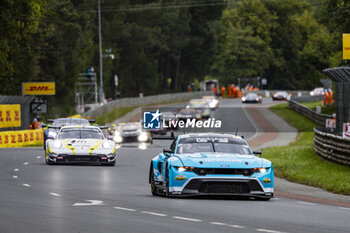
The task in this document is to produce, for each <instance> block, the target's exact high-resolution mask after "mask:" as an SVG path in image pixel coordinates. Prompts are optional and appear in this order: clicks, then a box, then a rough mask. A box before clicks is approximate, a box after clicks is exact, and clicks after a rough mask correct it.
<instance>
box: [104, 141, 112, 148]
mask: <svg viewBox="0 0 350 233" xmlns="http://www.w3.org/2000/svg"><path fill="white" fill-rule="evenodd" d="M102 147H103V148H105V149H109V148H111V143H109V142H104V143H103V144H102Z"/></svg>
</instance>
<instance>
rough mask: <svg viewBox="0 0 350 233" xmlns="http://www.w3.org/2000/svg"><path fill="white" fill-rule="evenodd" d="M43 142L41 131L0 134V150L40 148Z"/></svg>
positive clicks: (42, 132)
mask: <svg viewBox="0 0 350 233" xmlns="http://www.w3.org/2000/svg"><path fill="white" fill-rule="evenodd" d="M43 142H44V131H43V129H35V130H20V131H4V132H0V148H1V147H27V146H42V145H43Z"/></svg>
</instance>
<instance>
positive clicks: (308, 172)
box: [263, 104, 350, 195]
mask: <svg viewBox="0 0 350 233" xmlns="http://www.w3.org/2000/svg"><path fill="white" fill-rule="evenodd" d="M270 109H271V110H272V111H274V112H275V113H276V114H278V115H279V116H281V117H282V118H283V119H285V120H286V121H287V122H288V123H289V124H290V125H292V126H294V127H295V128H297V129H298V130H299V131H300V133H299V135H298V138H297V139H296V140H295V141H294V142H292V143H291V144H290V145H288V146H280V147H269V148H266V149H264V150H263V152H264V153H263V156H264V158H266V159H269V160H271V161H272V163H273V165H274V169H275V175H276V176H278V177H281V178H285V179H287V180H290V181H293V182H297V183H301V184H307V185H312V186H316V187H320V188H323V189H325V190H327V191H330V192H334V193H340V194H347V195H350V168H349V167H345V166H342V165H339V164H336V163H333V162H329V161H326V160H324V159H322V158H320V157H318V156H317V155H316V154H315V152H314V148H313V135H314V133H313V131H312V128H313V127H314V126H316V125H315V123H313V122H312V121H310V120H309V119H307V118H306V117H303V116H302V115H300V114H298V113H296V112H294V111H293V110H291V109H289V108H288V107H287V104H280V105H276V106H273V107H271V108H270Z"/></svg>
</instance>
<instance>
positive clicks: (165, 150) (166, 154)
mask: <svg viewBox="0 0 350 233" xmlns="http://www.w3.org/2000/svg"><path fill="white" fill-rule="evenodd" d="M172 153H173V151H172V150H170V149H163V154H164V155H165V156H166V157H170V156H171V154H172Z"/></svg>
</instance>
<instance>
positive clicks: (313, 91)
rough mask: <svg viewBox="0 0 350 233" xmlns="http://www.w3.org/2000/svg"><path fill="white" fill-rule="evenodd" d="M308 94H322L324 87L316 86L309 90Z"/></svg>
mask: <svg viewBox="0 0 350 233" xmlns="http://www.w3.org/2000/svg"><path fill="white" fill-rule="evenodd" d="M310 95H312V96H315V95H316V96H317V95H324V88H323V87H316V88H315V89H313V90H312V91H310Z"/></svg>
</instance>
